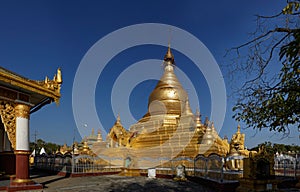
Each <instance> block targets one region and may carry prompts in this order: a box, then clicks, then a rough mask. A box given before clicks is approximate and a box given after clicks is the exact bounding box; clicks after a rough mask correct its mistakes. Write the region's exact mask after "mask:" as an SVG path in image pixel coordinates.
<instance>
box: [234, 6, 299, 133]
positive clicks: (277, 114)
mask: <svg viewBox="0 0 300 192" xmlns="http://www.w3.org/2000/svg"><path fill="white" fill-rule="evenodd" d="M299 6H300V2H299V1H290V2H288V3H287V6H286V7H285V8H284V9H283V11H282V14H285V15H287V14H289V15H290V16H295V17H298V19H299V14H300V13H299ZM277 16H278V15H276V17H277ZM271 18H273V17H271ZM270 31H271V32H272V33H276V34H282V36H283V37H281V40H278V39H277V41H273V42H272V47H271V48H270V49H271V50H272V51H271V52H269V54H270V57H269V58H271V57H272V54H273V50H275V49H276V48H280V49H279V50H280V51H279V53H278V56H279V57H278V60H279V61H277V63H281V64H282V67H281V70H280V72H279V74H278V75H277V76H275V78H274V79H272V80H266V79H265V78H262V77H263V76H262V75H261V74H262V73H263V70H264V69H265V67H266V66H267V65H268V64H269V61H270V60H269V59H268V60H264V59H263V57H262V55H263V54H264V53H262V52H259V51H257V52H255V53H256V54H257V55H259V56H258V58H259V59H260V60H261V61H262V63H263V64H262V67H261V68H260V71H261V74H260V75H259V76H258V77H257V78H256V79H255V80H254V81H250V82H251V84H247V86H245V87H243V94H242V97H241V98H240V99H239V100H238V102H237V104H236V105H235V106H234V107H233V111H234V112H236V113H235V115H234V116H233V117H234V118H235V119H236V120H238V121H244V122H245V123H246V124H247V126H248V127H253V128H254V129H262V128H269V130H270V131H278V132H285V133H288V132H289V126H291V125H293V126H296V127H298V129H299V130H300V58H299V56H300V29H299V28H297V25H296V24H295V28H288V27H286V28H276V29H273V30H270ZM270 31H269V32H270ZM261 37H265V36H264V35H262V36H261ZM258 39H259V38H258ZM263 42H264V40H261V39H260V43H259V44H256V45H255V46H261V45H262V43H263ZM251 43H254V44H255V43H256V42H255V41H253V42H251ZM279 45H280V47H278V46H279ZM256 61H257V60H256ZM248 83H249V82H248Z"/></svg>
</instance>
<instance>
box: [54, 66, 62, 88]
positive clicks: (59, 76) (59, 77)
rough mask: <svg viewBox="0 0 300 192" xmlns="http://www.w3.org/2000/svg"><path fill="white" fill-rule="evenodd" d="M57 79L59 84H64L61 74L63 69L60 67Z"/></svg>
mask: <svg viewBox="0 0 300 192" xmlns="http://www.w3.org/2000/svg"><path fill="white" fill-rule="evenodd" d="M55 81H56V82H57V83H58V84H62V75H61V69H60V68H58V69H57V74H56V78H55Z"/></svg>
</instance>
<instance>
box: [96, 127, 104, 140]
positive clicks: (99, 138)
mask: <svg viewBox="0 0 300 192" xmlns="http://www.w3.org/2000/svg"><path fill="white" fill-rule="evenodd" d="M101 141H103V140H102V135H101V131H100V129H99V130H98V135H97V142H101Z"/></svg>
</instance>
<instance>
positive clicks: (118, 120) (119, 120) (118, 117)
mask: <svg viewBox="0 0 300 192" xmlns="http://www.w3.org/2000/svg"><path fill="white" fill-rule="evenodd" d="M116 123H121V118H120V114H119V113H118V116H117V122H116Z"/></svg>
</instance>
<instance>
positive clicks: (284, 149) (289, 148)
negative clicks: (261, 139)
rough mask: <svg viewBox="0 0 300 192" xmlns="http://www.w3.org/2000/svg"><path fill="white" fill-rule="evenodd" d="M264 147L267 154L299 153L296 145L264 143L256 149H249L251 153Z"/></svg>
mask: <svg viewBox="0 0 300 192" xmlns="http://www.w3.org/2000/svg"><path fill="white" fill-rule="evenodd" d="M262 146H263V147H264V148H265V149H266V150H267V151H268V152H270V153H273V154H275V153H276V152H278V153H288V152H295V153H300V146H297V145H285V144H277V143H274V144H272V143H271V142H265V143H261V144H258V145H257V146H256V147H254V148H252V149H250V150H251V151H259V148H260V147H262Z"/></svg>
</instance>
